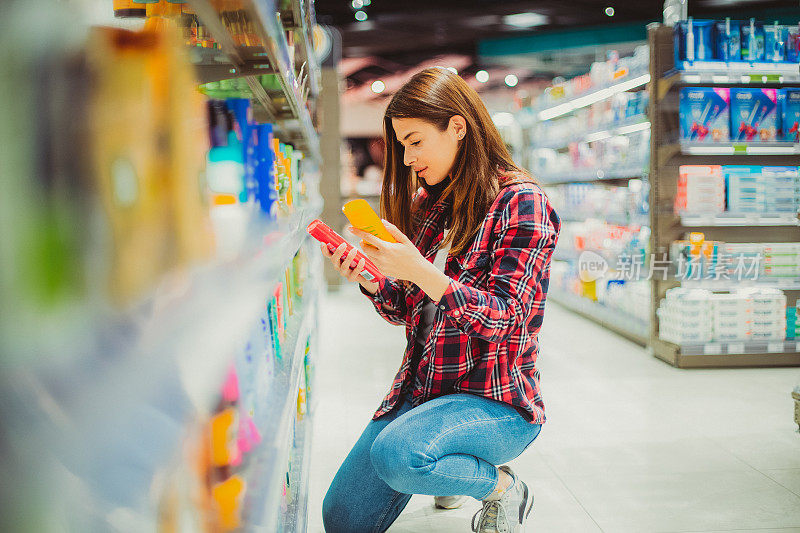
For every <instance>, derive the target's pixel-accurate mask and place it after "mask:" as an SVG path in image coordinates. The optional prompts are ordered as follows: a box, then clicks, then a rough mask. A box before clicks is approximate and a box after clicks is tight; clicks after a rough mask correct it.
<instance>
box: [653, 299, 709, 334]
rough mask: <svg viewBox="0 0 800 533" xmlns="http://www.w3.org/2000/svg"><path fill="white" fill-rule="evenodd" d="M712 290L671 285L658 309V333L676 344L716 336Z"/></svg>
mask: <svg viewBox="0 0 800 533" xmlns="http://www.w3.org/2000/svg"><path fill="white" fill-rule="evenodd" d="M709 295H710V292H709V291H705V290H701V289H683V288H674V289H669V290H668V291H667V293H666V297H665V298H664V299H662V300H661V304H660V305H659V308H658V310H657V312H656V313H657V315H658V321H659V336H660V337H661V338H662V339H664V340H667V341H670V342H674V343H676V344H688V343H704V342H710V341H711V339H712V338H713V321H712V318H711V317H712V311H713V308H712V304H711V300H710V299H709Z"/></svg>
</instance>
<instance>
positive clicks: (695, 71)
mask: <svg viewBox="0 0 800 533" xmlns="http://www.w3.org/2000/svg"><path fill="white" fill-rule="evenodd" d="M682 66H683V69H682V70H677V69H672V70H670V71H669V72H667V73H666V74H665V75H664V76H663V77H662V78H661V79H659V80H658V99H659V100H661V99H663V98H664V96H666V94H667V93H668V92H669V91H670V90H671V89H672V88H673V87H676V86H682V85H727V86H730V85H750V86H763V85H782V84H790V83H800V69H799V68H798V65H797V64H792V63H757V62H754V63H749V62H733V63H725V62H723V61H694V62H692V63H689V62H684V64H683V65H682Z"/></svg>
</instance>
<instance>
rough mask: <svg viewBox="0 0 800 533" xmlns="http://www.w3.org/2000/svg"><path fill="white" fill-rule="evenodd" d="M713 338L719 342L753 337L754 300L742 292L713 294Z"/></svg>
mask: <svg viewBox="0 0 800 533" xmlns="http://www.w3.org/2000/svg"><path fill="white" fill-rule="evenodd" d="M709 300H710V301H711V308H712V315H713V331H712V337H713V340H715V341H719V342H733V341H749V340H751V339H752V336H751V335H752V324H753V309H752V300H750V298H749V297H748V296H747V295H746V294H742V293H738V292H737V293H732V294H711V295H709Z"/></svg>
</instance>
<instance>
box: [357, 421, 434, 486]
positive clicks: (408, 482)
mask: <svg viewBox="0 0 800 533" xmlns="http://www.w3.org/2000/svg"><path fill="white" fill-rule="evenodd" d="M369 456H370V460H371V461H372V466H373V467H374V468H375V472H376V473H377V474H378V477H380V478H381V479H382V480H383V481H385V482H386V484H387V485H389V486H390V487H391V488H392V489H394V490H396V491H397V492H402V493H405V494H413V493H414V490H413V487H414V482H415V480H416V479H417V478H418V477H419V476H421V475H425V474H426V473H428V472H429V471H430V470H431V469H433V465H434V462H435V461H434V460H433V458H431V457H429V456H428V455H427V454H426V453H425V452H424V450H422V449H421V447H420V444H419V442H418V441H416V442H415V441H414V440H412V439H407V438H404V437H403V436H402V435H398V434H397V433H394V432H392V431H388V432H387V431H384V432H382V433H381V434H380V435H378V438H376V439H375V442H373V443H372V447H371V448H370V452H369Z"/></svg>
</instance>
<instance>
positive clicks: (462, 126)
mask: <svg viewBox="0 0 800 533" xmlns="http://www.w3.org/2000/svg"><path fill="white" fill-rule="evenodd" d="M448 128H449V129H450V130H451V131H452V132H453V134H454V135H455V136H456V139H458V140H459V141H460V140H461V139H463V138H464V136H466V134H467V121H466V120H465V119H464V117H462V116H461V115H453V116H452V117H450V124H449V125H448Z"/></svg>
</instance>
